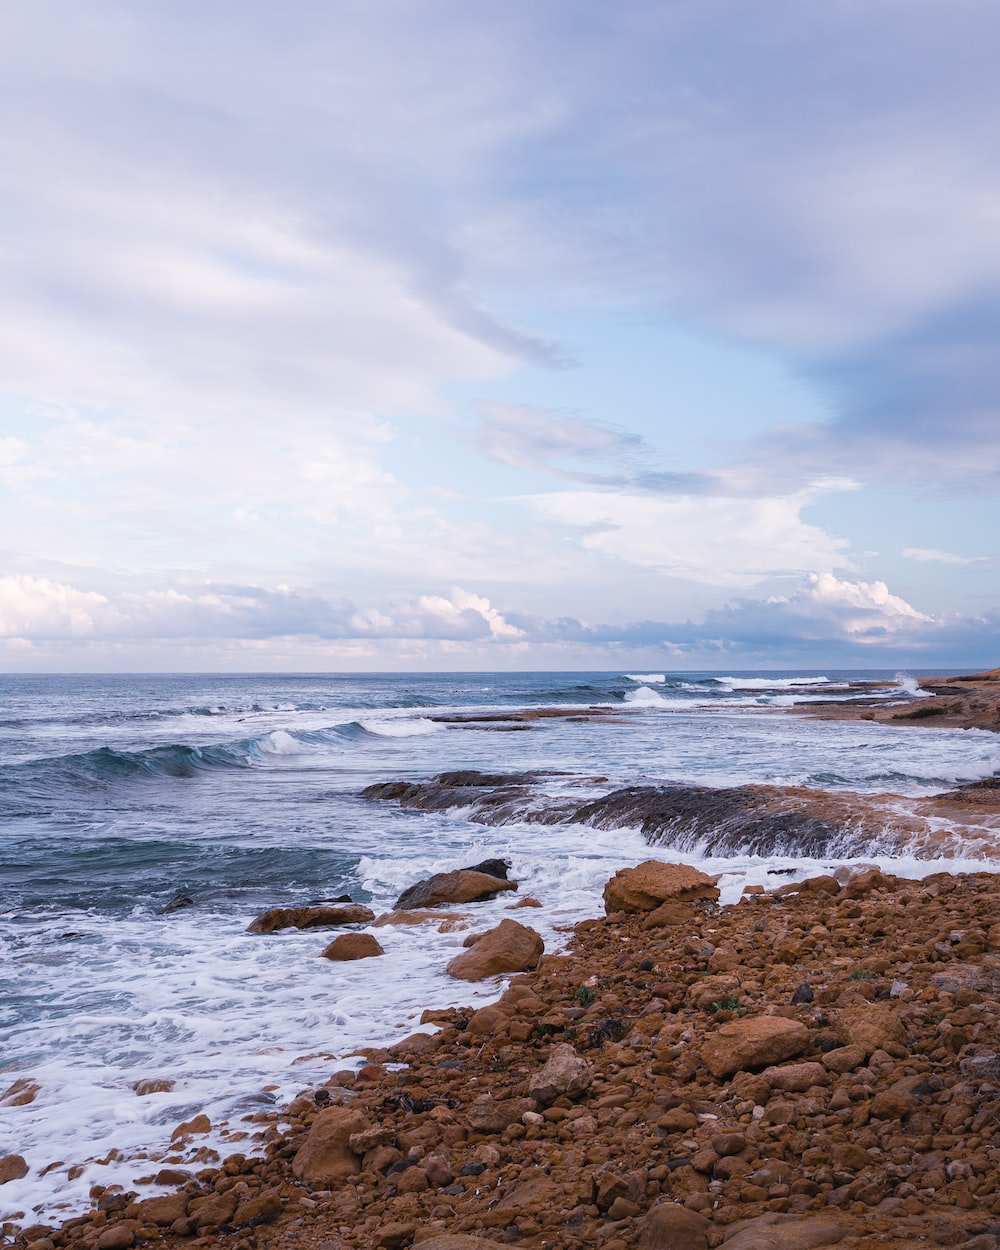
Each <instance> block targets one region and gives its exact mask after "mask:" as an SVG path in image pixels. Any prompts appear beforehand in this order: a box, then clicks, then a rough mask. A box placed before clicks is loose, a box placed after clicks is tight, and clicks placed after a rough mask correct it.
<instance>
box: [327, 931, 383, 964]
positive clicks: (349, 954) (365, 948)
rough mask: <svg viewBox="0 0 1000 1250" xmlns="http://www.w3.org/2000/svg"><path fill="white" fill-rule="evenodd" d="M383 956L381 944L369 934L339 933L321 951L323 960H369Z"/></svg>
mask: <svg viewBox="0 0 1000 1250" xmlns="http://www.w3.org/2000/svg"><path fill="white" fill-rule="evenodd" d="M384 954H385V951H384V950H383V949H382V946H381V943H379V942H378V940H377V939H376V938H373V937H372V935H371V934H370V933H341V934H339V935H338V936H337V937H335V938H334V939H333V941H332V942H331V943H330V945H329V946H328V947H327V948H326V950H325V951H323V958H324V959H333V960H337V961H346V960H349V959H371V958H372V957H373V956H375V955H384Z"/></svg>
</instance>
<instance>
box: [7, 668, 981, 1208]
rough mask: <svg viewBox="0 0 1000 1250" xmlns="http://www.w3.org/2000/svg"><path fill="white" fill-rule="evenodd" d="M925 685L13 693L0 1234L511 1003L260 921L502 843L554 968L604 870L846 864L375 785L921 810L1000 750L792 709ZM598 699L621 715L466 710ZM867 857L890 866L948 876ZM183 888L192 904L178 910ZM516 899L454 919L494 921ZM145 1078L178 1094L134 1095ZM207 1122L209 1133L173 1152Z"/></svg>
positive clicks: (758, 872) (439, 681) (386, 934)
mask: <svg viewBox="0 0 1000 1250" xmlns="http://www.w3.org/2000/svg"><path fill="white" fill-rule="evenodd" d="M918 677H919V675H914V674H911V675H910V676H908V677H906V678H903V679H901V678H899V676H898V675H894V674H892V673H881V674H873V673H868V672H865V673H834V672H828V673H820V672H808V673H800V674H782V675H781V676H780V677H776V676H775V675H773V674H770V675H769V674H760V673H756V674H755V673H731V674H708V673H702V674H698V673H685V674H677V675H674V674H670V673H666V672H656V673H653V672H648V673H639V672H636V673H631V674H625V673H561V674H552V673H544V674H537V673H536V674H433V675H420V674H412V675H398V674H397V675H353V674H352V675H344V676H340V675H319V676H317V675H313V676H308V675H307V676H279V677H268V676H256V675H255V676H236V675H226V676H99V677H92V676H86V677H84V676H79V677H65V676H39V677H0V1156H2V1155H4V1154H8V1153H18V1154H21V1155H23V1156H24V1158H25V1160H26V1161H27V1163H28V1165H29V1173H28V1175H27V1176H26V1177H25V1178H24V1179H22V1180H18V1181H13V1182H9V1183H8V1184H6V1185H3V1186H2V1187H0V1220H4V1219H13V1220H15V1222H18V1223H21V1224H26V1223H33V1222H36V1221H38V1220H40V1219H43V1218H44V1219H49V1220H52V1219H59V1218H65V1217H68V1216H69V1215H72V1214H76V1213H77V1212H79V1211H80V1210H83V1209H86V1208H87V1207H89V1205H90V1201H91V1199H90V1190H91V1187H92V1186H95V1185H103V1186H108V1185H121V1186H123V1187H125V1188H131V1187H133V1185H134V1183H135V1182H136V1180H137V1179H139V1178H142V1177H146V1176H149V1175H150V1174H152V1173H155V1171H156V1170H157V1169H158V1168H159V1167H160V1166H162V1164H163V1163H164V1162H166V1161H169V1162H175V1163H177V1164H179V1165H182V1166H183V1165H190V1166H191V1167H194V1168H196V1167H198V1166H201V1164H200V1163H199V1161H198V1160H199V1158H200V1159H202V1160H204V1159H205V1158H206V1157H207V1158H211V1155H207V1156H206V1154H205V1153H204V1152H205V1151H215V1152H217V1154H218V1155H219V1156H221V1157H224V1156H225V1155H226V1154H229V1153H232V1152H233V1151H236V1150H239V1151H241V1152H243V1153H251V1152H252V1150H253V1148H254V1142H255V1138H254V1134H255V1133H257V1132H259V1131H260V1123H259V1121H258V1120H255V1119H254V1117H255V1116H259V1115H260V1114H261V1113H263V1112H266V1111H268V1110H269V1109H272V1110H273V1109H274V1108H277V1107H280V1105H281V1103H282V1102H284V1101H287V1100H288V1099H290V1098H291V1097H293V1096H294V1095H295V1094H296V1093H297V1092H298V1091H299V1090H301V1089H303V1088H307V1087H309V1086H310V1085H312V1084H314V1083H317V1082H322V1081H324V1080H325V1079H326V1078H327V1077H328V1076H329V1074H330V1073H331V1072H332V1071H333V1070H335V1069H336V1068H338V1067H345V1066H353V1065H355V1064H356V1063H357V1062H359V1061H358V1060H357V1058H356V1057H352V1056H351V1052H352V1051H355V1050H356V1048H357V1047H359V1046H362V1045H365V1044H373V1045H385V1044H388V1043H391V1042H392V1041H394V1040H398V1039H399V1038H401V1037H404V1036H406V1035H407V1034H408V1033H410V1032H413V1031H414V1030H415V1029H416V1028H417V1027H418V1022H419V1018H420V1014H421V1012H422V1011H423V1009H424V1008H426V1007H437V1006H444V1005H447V1004H452V1003H469V1002H475V1001H477V1000H479V1001H482V1002H487V1001H490V1000H491V999H493V998H495V997H496V995H497V993H498V992H499V989H500V988H501V987H500V986H498V985H496V984H484V985H480V986H470V985H468V984H465V983H460V982H454V981H452V980H451V979H450V978H448V977H447V975H446V974H445V973H444V967H445V964H446V963H447V961H448V960H449V959H450V958H451V957H452V956H453V955H454V954H455V953H457V951H458V950H459V949H460V947H461V942H462V940H463V938H464V937H465V933H464V932H463V931H462V930H461V929H458V930H454V931H451V932H444V933H441V932H438V927H437V926H436V925H422V926H419V927H384V928H380V929H379V930H378V931H377V932H378V937H379V940H380V942H382V944H383V946H384V947H385V950H386V954H385V956H384V957H383V958H380V959H377V960H365V961H360V962H358V963H353V964H334V963H330V962H329V961H327V960H323V959H321V958H319V954H320V951H321V950H322V949H323V947H324V946H325V944H326V942H327V941H328V940H329V937H330V934H329V933H324V932H316V931H313V932H311V933H310V932H303V933H300V932H296V931H290V932H283V933H278V934H272V935H268V936H253V935H250V934H248V933H247V932H246V929H247V925H248V924H249V923H250V921H251V920H253V918H254V917H255V916H256V915H258V914H259V913H260V912H261V911H263V910H265V909H266V908H268V907H273V906H289V905H297V904H302V903H307V902H311V901H315V900H319V899H328V898H332V897H336V896H338V895H341V894H345V893H349V894H350V895H351V896H352V897H353V898H354V899H355V900H356V901H359V902H366V903H368V904H369V905H370V906H371V907H372V908H373V909H374V910H375V911H376V913H378V912H381V911H387V910H389V909H390V907H391V905H392V902H393V900H394V899H395V897H396V896H397V894H398V893H399V892H400V891H401V890H402V889H403V888H405V887H406V886H407V885H410V884H412V883H413V882H414V881H417V880H419V879H420V878H421V877H424V876H426V875H428V874H429V873H431V872H435V871H442V870H448V869H451V868H455V867H460V866H463V865H466V864H471V863H475V862H477V861H478V860H480V859H483V858H486V857H488V856H495V855H502V856H506V857H507V858H508V859H509V860H510V861H511V864H512V871H511V876H512V878H514V879H516V880H517V881H518V882H519V883H520V892H519V895H518V896H516V897H523V896H524V895H529V894H530V895H532V896H534V897H536V898H537V899H538V900H540V902H541V903H542V907H541V908H538V909H532V910H530V911H525V912H518V913H515V914H516V915H517V918H518V919H520V920H522V921H526V922H527V923H530V924H532V925H533V926H534V927H536V928H537V929H538V930H539V931H540V932H541V933H542V935H543V937H544V938H545V940H546V945H547V948H548V949H550V950H553V949H558V948H559V945H560V943H561V942H562V941H564V939H565V933H566V928H567V926H569V925H571V924H572V923H573V922H575V921H576V920H579V919H582V918H584V917H586V916H591V915H597V914H600V913H601V911H602V906H601V891H602V889H603V886H604V883H605V881H606V880H607V879H608V877H609V876H611V875H612V874H613V873H614V872H615V871H616V870H617V869H618V868H620V867H622V866H624V865H626V864H632V863H637V862H639V861H641V860H642V859H645V858H648V857H650V855H654V854H655V855H656V856H657V857H660V858H669V857H673V858H679V859H684V860H686V861H688V862H692V863H697V864H699V865H701V866H704V867H706V869H707V870H708V871H712V872H716V873H720V872H721V873H722V874H723V876H722V879H721V882H720V884H721V887H722V890H723V899H724V901H735V899H737V898H738V897H739V894H740V892H741V890H742V888H743V886H744V885H745V884H749V883H758V882H763V883H771V884H773V883H775V882H776V881H786V880H788V879H789V874H791V875H793V876H798V877H804V876H807V875H810V874H813V873H815V872H819V871H824V870H827V869H828V868H829V867H830V865H831V863H835V862H838V860H837V857H836V855H835V853H834V852H833V850H832V849H831V858H828V859H825V860H817V859H810V860H805V859H800V858H796V859H789V858H787V857H781V856H770V857H767V856H754V855H750V854H747V855H744V856H738V855H737V856H730V857H728V858H727V859H725V860H719V859H706V858H705V857H704V856H703V855H701V854H700V853H699V852H698V851H697V850H695V851H691V850H687V851H685V852H683V853H677V854H676V855H672V854H671V852H670V849H669V848H664V847H662V846H661V847H657V848H655V850H654V851H651V850H650V848H649V847H647V846H646V844H645V843H644V841H643V839H642V837H641V836H640V834H639V833H638V832H636V831H634V830H630V829H627V828H626V829H618V830H612V831H602V830H595V829H592V828H586V827H582V826H578V825H572V824H538V823H528V822H520V823H518V822H515V823H513V824H507V825H504V826H501V827H490V828H487V827H483V826H481V825H477V824H474V823H473V822H471V821H470V820H468V819H467V818H466V816H464V815H463V813H462V811H461V810H458V811H455V810H452V811H449V812H445V813H431V812H423V811H412V810H403V809H400V808H398V807H395V806H393V805H391V804H388V803H383V802H373V801H371V800H367V799H364V798H363V797H361V794H360V792H361V790H362V789H363V788H364V787H365V786H367V785H369V784H370V783H372V782H377V781H387V780H393V779H396V778H406V779H422V778H426V777H429V776H431V775H433V774H435V773H438V772H441V771H444V770H450V769H458V768H473V769H482V770H485V771H489V772H508V771H510V772H514V771H520V770H527V769H531V770H542V771H545V772H546V773H547V774H549V775H548V776H547V777H546V790H547V792H548V793H549V794H550V795H551V794H553V793H555V794H560V793H562V794H566V795H570V794H578V795H590V794H597V793H603V792H606V791H607V790H610V789H613V788H615V787H616V786H622V785H628V784H635V783H640V782H642V783H649V782H669V781H682V782H694V783H698V784H703V785H711V786H728V785H737V784H745V783H750V782H773V783H776V784H794V785H804V786H813V787H817V788H824V789H833V790H837V789H841V790H853V791H863V792H881V791H887V790H889V791H893V792H895V793H900V794H909V795H916V794H932V793H934V792H936V791H940V790H942V789H946V788H948V787H949V786H951V785H954V784H955V783H957V782H962V781H972V780H975V779H977V778H981V777H986V776H992V775H994V774H997V773H998V772H1000V736H997V735H993V734H989V733H984V732H980V731H975V730H970V731H961V730H941V729H933V728H928V727H924V726H921V727H919V728H917V727H912V726H908V727H900V728H897V727H893V726H884V725H876V724H872V723H870V722H824V721H819V720H813V719H809V718H806V717H797V716H796V715H794V707H795V705H796V704H808V703H809V702H810V701H814V700H816V699H821V698H824V699H825V698H838V697H848V696H849V694H850V693H852V692H850V691H848V689H847V688H846V685H845V683H846V681H848V680H851V679H861V680H873V679H875V680H877V681H879V683H880V685H879V687H878V689H877V691H876V692H875V693H876V695H877V697H879V698H882V699H885V700H888V701H892V700H896V699H899V698H900V697H901V696H902V695H904V694H909V695H914V694H919V687H918V684H917V678H918ZM901 680H902V681H903V686H902V687H901V685H900V681H901ZM592 705H601V706H604V707H606V708H610V709H613V710H614V712H615V713H616V714H614V715H609V716H607V717H604V718H594V719H590V720H584V719H555V718H553V719H539V720H534V721H531V722H530V723H527V724H522V723H518V722H506V721H502V720H498V721H497V720H494V721H491V720H480V721H477V720H475V719H468V718H474V717H476V716H483V715H487V714H491V713H501V712H509V711H511V710H517V709H525V708H537V707H562V708H566V709H574V708H580V709H585V708H587V707H589V706H592ZM789 709H791V714H789ZM450 716H453V717H456V718H457V719H454V720H448V719H447V718H448V717H450ZM441 717H444V718H446V719H443V720H442V719H437V718H441ZM463 717H465V718H466V719H462V718H463ZM869 858H871V859H873V860H874V861H875V862H882V863H884V864H886V866H888V867H890V868H891V869H892V870H894V871H896V872H898V873H902V874H904V875H921V874H924V873H927V872H930V871H935V870H938V869H940V868H941V866H942V865H941V864H939V863H936V862H934V861H933V860H927V859H918V858H914V857H910V856H904V857H902V858H897V859H896V860H894V861H892V862H891V863H889V862H888V861H885V860H884V859H881V858H880V857H879V856H877V855H873V856H870V857H869ZM947 866H948V867H950V868H964V867H977V866H981V864H980V862H979V861H976V860H974V859H972V858H970V859H969V860H968V861H965V860H963V859H961V857H959V858H958V859H952V860H949V861H948V864H947ZM989 866H991V867H996V865H993V864H991V865H989ZM178 896H183V897H184V898H185V899H187V900H189V903H188V904H187V905H185V906H183V907H181V908H179V909H172V908H171V907H169V906H168V905H169V904H171V901H172V900H176V899H177V898H178ZM510 902H511V896H506V897H501V898H500V899H497V900H495V901H493V902H490V903H484V904H477V905H475V907H474V908H472V909H463V910H471V911H472V912H474V913H475V916H474V919H473V920H472V921H471V922H470V925H471V926H472V927H475V928H483V927H486V926H487V925H489V924H493V923H496V922H497V920H499V919H500V918H501V917H502V916H504V915H505V914H507V910H506V909H507V908H508V907H509V906H510ZM150 1080H153V1081H156V1082H159V1083H161V1084H163V1085H169V1088H164V1089H161V1090H159V1091H158V1092H154V1093H146V1094H140V1093H137V1091H136V1088H135V1087H136V1085H137V1084H139V1083H140V1082H143V1081H150ZM17 1082H21V1083H22V1084H20V1085H19V1086H18V1089H19V1090H21V1091H23V1090H24V1089H29V1090H30V1089H37V1092H36V1093H35V1096H34V1098H33V1100H32V1101H30V1102H22V1104H21V1105H13V1104H14V1103H15V1102H17V1101H18V1097H17V1093H15V1094H14V1095H9V1094H8V1096H7V1097H6V1098H5V1097H4V1095H5V1093H7V1091H9V1090H10V1089H11V1087H12V1086H14V1085H15V1083H17ZM25 1083H27V1084H25ZM200 1113H204V1114H206V1115H207V1116H208V1117H209V1119H210V1121H211V1123H212V1130H211V1132H210V1133H208V1134H207V1135H204V1136H200V1137H197V1138H195V1139H193V1141H192V1142H191V1143H190V1144H187V1145H186V1144H184V1143H172V1142H171V1133H172V1131H173V1130H174V1128H175V1127H176V1126H177V1125H179V1124H180V1123H182V1122H183V1121H186V1120H189V1119H191V1117H192V1116H194V1115H196V1114H200ZM199 1148H200V1149H201V1150H202V1154H201V1155H200V1156H198V1155H197V1154H196V1151H197V1150H198V1149H199ZM144 1192H146V1193H154V1192H156V1189H155V1187H149V1188H147V1189H145V1190H144Z"/></svg>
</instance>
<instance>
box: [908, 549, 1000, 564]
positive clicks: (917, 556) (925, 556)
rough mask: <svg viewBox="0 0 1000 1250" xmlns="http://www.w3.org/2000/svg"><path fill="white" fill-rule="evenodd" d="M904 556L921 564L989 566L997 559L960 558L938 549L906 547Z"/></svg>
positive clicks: (979, 557) (988, 557)
mask: <svg viewBox="0 0 1000 1250" xmlns="http://www.w3.org/2000/svg"><path fill="white" fill-rule="evenodd" d="M903 555H904V556H905V557H906V559H907V560H918V561H919V562H920V563H921V564H989V563H991V562H992V561H993V560H994V559H995V557H994V556H960V555H956V554H955V552H953V551H941V550H940V549H939V548H938V547H904V548H903Z"/></svg>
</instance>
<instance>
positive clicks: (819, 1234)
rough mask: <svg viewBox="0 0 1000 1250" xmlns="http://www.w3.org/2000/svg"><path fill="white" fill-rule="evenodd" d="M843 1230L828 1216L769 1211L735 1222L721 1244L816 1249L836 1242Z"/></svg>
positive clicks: (759, 1249) (729, 1248)
mask: <svg viewBox="0 0 1000 1250" xmlns="http://www.w3.org/2000/svg"><path fill="white" fill-rule="evenodd" d="M846 1232H847V1230H846V1229H844V1228H841V1227H840V1226H839V1225H837V1224H832V1223H831V1222H830V1221H829V1220H823V1219H803V1218H802V1217H801V1216H797V1215H783V1214H779V1213H777V1212H769V1213H768V1214H767V1215H759V1216H757V1217H756V1219H752V1220H741V1221H740V1222H739V1223H738V1224H734V1225H733V1226H732V1227H731V1228H730V1229H728V1230H727V1232H726V1234H725V1237H724V1238H723V1241H722V1244H723V1247H724V1248H725V1250H816V1248H817V1247H820V1246H835V1245H836V1244H837V1243H838V1242H839V1241H842V1240H843V1239H844V1236H845V1235H846Z"/></svg>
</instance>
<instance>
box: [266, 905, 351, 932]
mask: <svg viewBox="0 0 1000 1250" xmlns="http://www.w3.org/2000/svg"><path fill="white" fill-rule="evenodd" d="M374 919H375V913H374V912H373V911H372V909H371V908H370V907H365V906H364V905H363V904H362V903H348V904H347V905H346V906H344V907H272V908H271V909H270V910H269V911H265V912H263V913H262V914H261V915H259V916H258V917H257V919H256V920H255V921H254V922H253V924H251V925H249V926H248V928H247V933H275V932H277V930H278V929H332V928H334V927H335V926H336V925H341V924H369V923H370V922H371V921H372V920H374Z"/></svg>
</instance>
